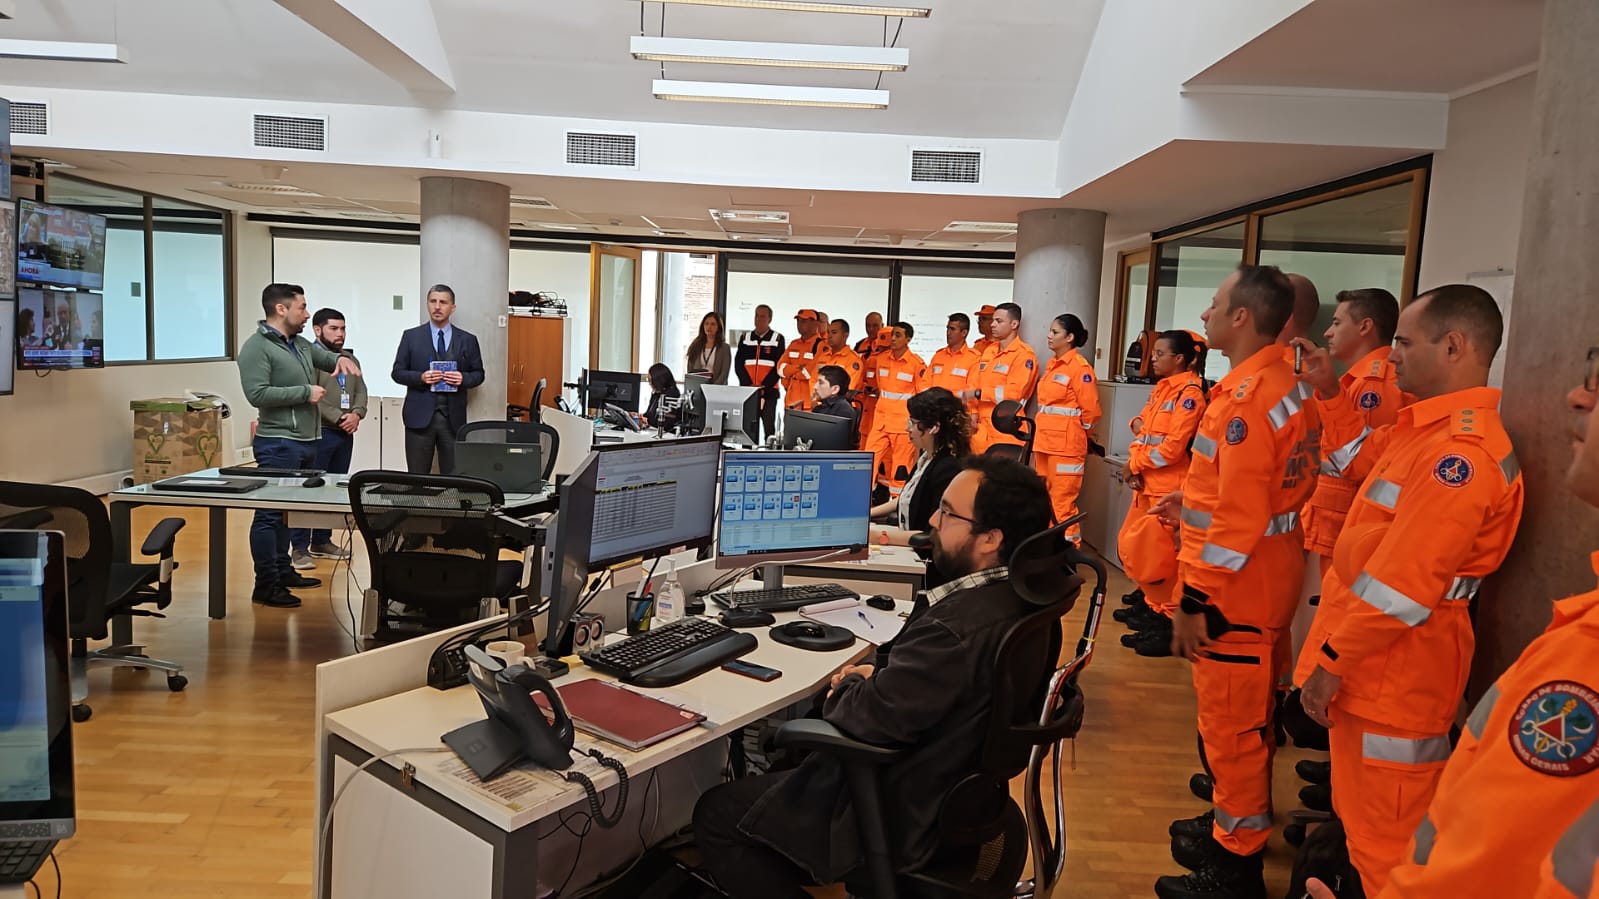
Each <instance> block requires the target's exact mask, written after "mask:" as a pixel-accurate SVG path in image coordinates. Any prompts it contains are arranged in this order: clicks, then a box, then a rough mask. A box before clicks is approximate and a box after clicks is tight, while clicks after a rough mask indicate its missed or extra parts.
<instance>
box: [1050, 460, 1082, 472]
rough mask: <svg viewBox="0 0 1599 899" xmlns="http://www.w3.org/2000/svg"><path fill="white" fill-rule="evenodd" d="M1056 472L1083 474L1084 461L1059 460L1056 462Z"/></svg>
mask: <svg viewBox="0 0 1599 899" xmlns="http://www.w3.org/2000/svg"><path fill="white" fill-rule="evenodd" d="M1055 473H1056V474H1082V473H1083V463H1081V462H1057V463H1055Z"/></svg>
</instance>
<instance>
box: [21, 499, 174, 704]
mask: <svg viewBox="0 0 1599 899" xmlns="http://www.w3.org/2000/svg"><path fill="white" fill-rule="evenodd" d="M184 524H185V522H184V520H183V519H181V518H165V519H162V520H161V521H160V522H159V523H157V524H156V526H155V527H154V528H153V529H151V531H150V534H149V536H147V537H145V538H144V545H143V546H141V547H140V548H139V551H140V552H141V553H143V554H145V555H147V556H157V557H159V559H160V561H158V562H154V563H134V562H113V561H112V559H111V557H112V538H111V518H110V516H109V515H108V514H107V512H106V507H105V504H104V503H102V502H101V501H100V498H99V497H97V496H95V495H94V494H92V493H90V492H88V491H87V490H79V489H78V488H76V487H57V486H53V485H47V484H22V483H17V482H14V481H0V528H8V529H22V530H37V531H61V532H62V533H64V534H65V535H66V550H67V578H68V584H67V596H68V605H69V611H70V620H69V622H68V624H69V634H70V636H71V640H72V654H71V655H72V702H73V705H72V720H74V721H80V722H82V721H87V720H89V716H90V715H92V714H93V710H92V709H90V708H89V705H88V703H87V702H85V701H84V700H86V699H88V697H89V681H88V674H89V666H90V665H117V666H122V667H127V668H135V669H140V670H143V669H146V668H154V669H155V670H157V671H163V672H166V676H167V689H169V690H171V691H173V692H174V693H176V692H179V691H181V690H182V689H183V688H184V687H186V686H188V685H189V679H188V678H186V677H184V676H183V666H182V665H180V664H178V663H177V662H168V661H164V660H162V659H152V658H150V657H148V656H146V655H145V654H144V647H143V646H140V645H137V644H128V645H118V646H107V647H106V648H104V649H96V650H90V649H89V641H90V640H105V639H108V638H109V637H110V636H111V634H110V629H109V625H110V623H111V619H113V618H116V617H118V616H120V615H129V616H132V615H141V616H147V617H152V618H164V617H166V616H164V615H162V614H161V613H160V611H159V610H160V609H165V608H166V607H167V606H168V605H169V604H171V602H172V572H173V570H174V569H176V568H177V567H178V566H177V563H176V562H174V561H172V546H173V543H174V542H175V541H176V539H177V535H178V531H181V530H183V526H184ZM148 605H154V606H155V610H151V609H147V608H144V606H148Z"/></svg>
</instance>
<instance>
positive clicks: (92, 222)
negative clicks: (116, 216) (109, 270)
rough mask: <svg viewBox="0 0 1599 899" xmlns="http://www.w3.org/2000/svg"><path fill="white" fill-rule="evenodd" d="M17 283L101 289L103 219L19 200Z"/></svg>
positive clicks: (103, 247) (58, 207)
mask: <svg viewBox="0 0 1599 899" xmlns="http://www.w3.org/2000/svg"><path fill="white" fill-rule="evenodd" d="M17 280H18V281H28V282H31V283H34V284H57V285H60V286H62V287H83V288H86V289H88V290H101V289H103V288H104V287H105V216H103V215H95V214H94V213H92V212H82V211H79V210H77V209H64V208H62V207H60V206H51V205H49V204H48V203H40V202H37V201H35V200H18V201H17Z"/></svg>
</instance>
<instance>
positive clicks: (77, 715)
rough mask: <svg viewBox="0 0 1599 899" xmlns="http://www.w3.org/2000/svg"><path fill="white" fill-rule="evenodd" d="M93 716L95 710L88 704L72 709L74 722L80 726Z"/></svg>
mask: <svg viewBox="0 0 1599 899" xmlns="http://www.w3.org/2000/svg"><path fill="white" fill-rule="evenodd" d="M93 714H94V709H91V708H89V704H88V703H85V702H80V703H78V704H77V705H75V706H73V707H72V720H73V721H75V722H76V723H78V724H82V723H83V722H85V721H88V720H89V716H90V715H93Z"/></svg>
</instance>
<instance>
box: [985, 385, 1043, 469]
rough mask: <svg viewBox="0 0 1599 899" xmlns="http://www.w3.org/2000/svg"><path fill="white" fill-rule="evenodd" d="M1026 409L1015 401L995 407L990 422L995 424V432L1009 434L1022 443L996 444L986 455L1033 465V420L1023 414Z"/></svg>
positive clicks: (1007, 401)
mask: <svg viewBox="0 0 1599 899" xmlns="http://www.w3.org/2000/svg"><path fill="white" fill-rule="evenodd" d="M1023 409H1024V407H1023V406H1022V404H1021V403H1019V402H1017V401H1015V400H1006V401H1004V402H1003V403H1000V404H998V405H996V406H995V407H994V412H993V414H992V415H991V416H989V420H990V421H992V422H993V424H994V430H996V431H998V432H1000V433H1001V434H1008V435H1010V436H1011V437H1016V438H1018V439H1020V440H1021V441H1022V444H1021V445H1020V446H1017V445H1016V444H1014V443H996V444H994V445H992V446H990V447H989V448H988V450H987V452H985V453H984V455H988V456H1004V457H1005V458H1008V459H1015V460H1016V461H1017V462H1020V463H1022V464H1023V465H1032V464H1033V434H1034V431H1035V430H1036V429H1035V428H1034V427H1033V420H1032V419H1031V418H1028V417H1027V416H1026V415H1024V414H1023Z"/></svg>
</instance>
